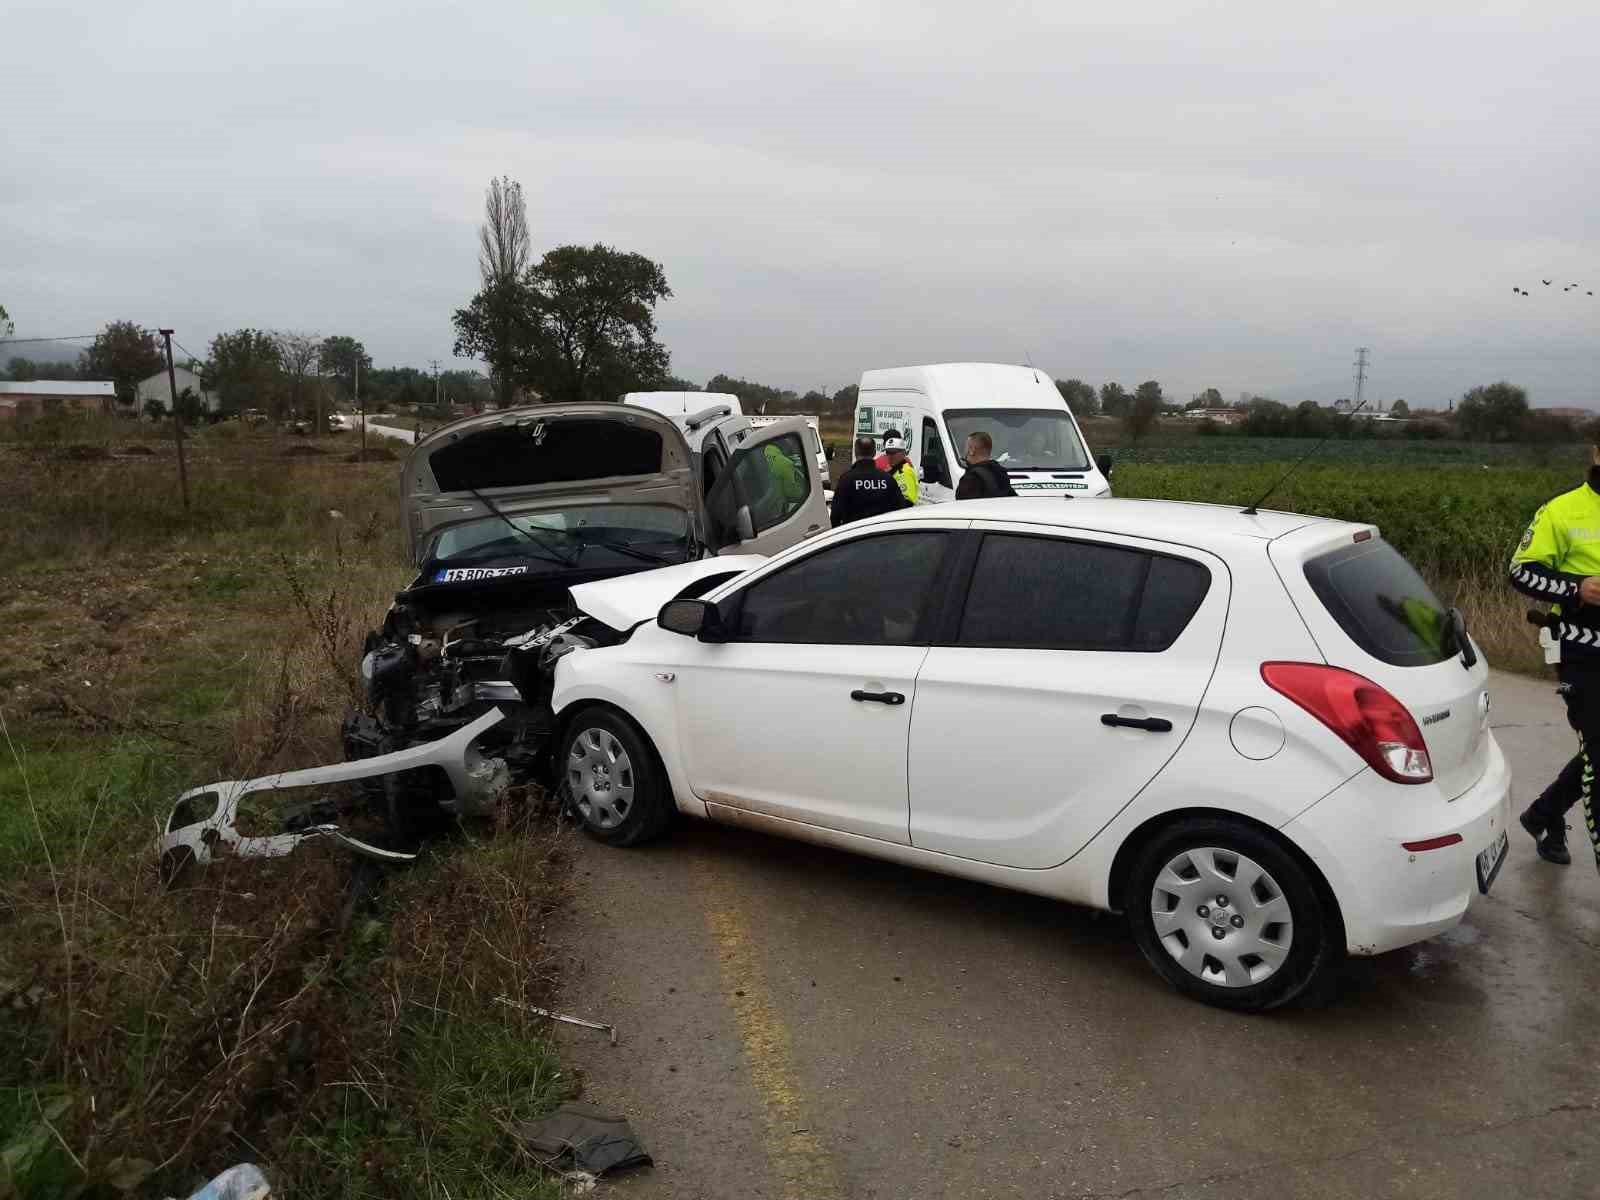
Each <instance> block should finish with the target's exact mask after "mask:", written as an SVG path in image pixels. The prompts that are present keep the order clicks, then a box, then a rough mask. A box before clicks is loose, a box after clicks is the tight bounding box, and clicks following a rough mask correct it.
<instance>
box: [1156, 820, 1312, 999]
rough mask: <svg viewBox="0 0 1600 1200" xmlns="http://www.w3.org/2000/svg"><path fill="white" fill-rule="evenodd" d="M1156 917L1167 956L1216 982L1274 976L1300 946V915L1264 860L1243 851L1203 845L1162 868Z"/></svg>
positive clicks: (1242, 983) (1238, 983)
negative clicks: (1296, 921)
mask: <svg viewBox="0 0 1600 1200" xmlns="http://www.w3.org/2000/svg"><path fill="white" fill-rule="evenodd" d="M1150 920H1151V922H1152V923H1153V924H1154V926H1155V931H1156V936H1157V937H1158V938H1159V939H1160V940H1161V945H1162V946H1163V947H1164V948H1165V949H1166V951H1167V953H1168V954H1170V955H1172V957H1173V959H1174V960H1176V961H1177V963H1178V965H1179V966H1181V967H1182V968H1183V969H1184V970H1185V971H1188V972H1189V974H1191V975H1193V976H1194V977H1195V978H1197V979H1202V980H1204V981H1205V982H1207V983H1212V984H1216V985H1217V986H1218V987H1229V988H1239V987H1249V986H1250V985H1251V984H1256V983H1260V982H1262V981H1263V980H1265V979H1268V978H1270V977H1271V976H1272V975H1274V974H1275V973H1276V972H1277V971H1278V969H1279V968H1280V967H1282V966H1283V964H1284V963H1285V962H1286V961H1287V960H1288V957H1289V951H1290V948H1291V947H1292V946H1293V944H1294V913H1293V912H1292V911H1291V909H1290V907H1289V900H1288V898H1287V897H1286V896H1285V895H1284V894H1283V889H1282V888H1281V887H1279V886H1278V881H1277V880H1276V879H1274V878H1273V877H1272V875H1271V873H1270V872H1268V871H1267V869H1266V868H1265V867H1263V866H1262V865H1261V864H1260V863H1258V862H1256V861H1255V860H1254V859H1252V858H1250V857H1248V856H1247V855H1244V854H1240V853H1239V852H1238V851H1237V850H1227V849H1224V848H1223V847H1220V846H1197V847H1195V848H1194V849H1192V850H1185V851H1183V853H1181V854H1179V855H1177V856H1176V857H1174V858H1173V859H1172V860H1171V861H1169V862H1168V863H1167V865H1166V866H1164V867H1162V868H1161V872H1160V874H1158V875H1157V876H1156V882H1155V886H1154V887H1153V888H1152V889H1151V891H1150Z"/></svg>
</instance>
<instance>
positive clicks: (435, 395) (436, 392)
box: [428, 358, 439, 408]
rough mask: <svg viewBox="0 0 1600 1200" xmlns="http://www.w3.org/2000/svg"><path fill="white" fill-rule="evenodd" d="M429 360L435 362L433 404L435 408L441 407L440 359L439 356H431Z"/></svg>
mask: <svg viewBox="0 0 1600 1200" xmlns="http://www.w3.org/2000/svg"><path fill="white" fill-rule="evenodd" d="M428 361H429V362H431V363H432V364H433V406H434V407H435V408H438V407H439V360H438V359H437V358H430V359H429V360H428Z"/></svg>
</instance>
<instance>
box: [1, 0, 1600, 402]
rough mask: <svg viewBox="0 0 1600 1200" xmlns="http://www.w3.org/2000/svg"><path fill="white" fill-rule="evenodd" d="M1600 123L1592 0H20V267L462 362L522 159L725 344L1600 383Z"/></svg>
mask: <svg viewBox="0 0 1600 1200" xmlns="http://www.w3.org/2000/svg"><path fill="white" fill-rule="evenodd" d="M1597 135H1600V5H1597V4H1595V3H1594V2H1593V0H1536V2H1531V3H1508V2H1504V0H1487V2H1476V3H1474V2H1472V0H1450V2H1449V3H1427V4H1421V3H1417V2H1415V0H1386V2H1382V3H1369V2H1368V0H1339V2H1338V3H1312V2H1309V0H1295V2H1294V3H1283V2H1282V0H1271V2H1268V3H1263V2H1258V0H1229V2H1226V3H1212V4H1203V3H1155V2H1147V0H1132V2H1131V3H1121V4H1116V3H1103V2H1097V3H1092V4H1091V3H1082V2H1066V0H1056V2H1055V3H1040V4H1033V5H1030V4H1012V3H1006V2H1005V0H989V2H984V3H979V2H976V0H972V2H968V3H963V4H958V5H941V4H936V3H931V2H913V3H893V4H871V3H866V2H852V0H807V2H805V3H797V2H796V0H701V2H699V3H685V4H670V3H665V2H663V3H652V4H639V5H635V4H606V3H602V2H600V0H589V2H587V3H576V4H572V5H562V4H556V3H552V2H551V0H531V2H530V0H518V2H511V0H475V2H474V3H471V4H462V3H456V4H451V5H442V4H437V3H416V2H407V0H384V2H382V3H376V2H374V3H366V2H363V3H346V4H342V5H340V4H328V3H325V2H323V0H317V2H316V3H309V2H303V3H284V2H281V0H277V2H273V0H252V2H249V3H240V2H238V0H164V2H161V3H139V2H138V0H129V2H127V3H123V4H118V5H112V4H109V3H106V2H105V0H98V2H96V3H83V2H81V0H48V2H46V3H38V2H35V0H20V3H19V2H18V0H10V2H9V3H7V4H6V5H5V6H4V7H3V8H0V164H3V166H0V304H3V305H4V306H5V307H6V308H7V309H9V310H10V312H11V314H12V317H13V319H14V321H15V322H16V325H17V335H18V336H47V335H65V334H80V333H88V332H92V331H93V330H95V329H96V328H98V327H99V326H100V325H102V324H104V323H105V322H106V321H108V320H112V319H117V318H124V317H126V318H131V319H135V320H138V321H141V322H143V323H146V324H149V325H152V326H154V325H156V324H171V325H173V326H175V327H176V328H177V330H178V338H179V340H180V341H181V342H183V343H184V344H185V345H188V346H189V347H191V348H192V349H194V350H197V351H199V350H203V348H204V345H205V343H206V342H207V341H208V340H209V339H210V337H211V336H212V335H213V334H215V333H216V332H218V331H219V330H223V329H230V328H234V327H237V326H241V325H256V326H262V327H271V328H284V329H298V330H307V331H314V332H322V333H328V332H340V333H349V334H353V335H355V336H357V337H359V338H361V339H362V340H363V341H365V343H366V345H367V347H368V348H369V350H371V352H372V353H373V355H374V356H375V357H376V358H377V360H378V361H379V363H380V364H388V363H410V364H414V365H423V364H425V363H426V361H427V360H428V359H430V358H433V357H438V358H441V359H444V360H446V361H448V358H449V353H450V345H451V329H450V313H451V311H452V310H453V309H454V308H456V307H458V306H460V305H461V304H463V303H465V302H466V300H467V299H468V298H469V297H470V296H471V294H472V292H473V291H474V289H475V287H476V284H477V269H476V258H475V255H476V246H475V229H476V225H477V223H478V221H479V219H480V216H481V212H482V200H483V190H484V186H485V184H486V183H487V181H488V179H489V178H490V177H491V176H493V175H497V174H500V173H506V174H509V175H511V176H513V177H515V178H517V179H519V180H521V181H522V184H523V186H524V188H525V190H526V193H527V197H528V210H529V222H530V225H531V227H532V230H533V237H534V243H535V246H536V248H541V249H542V248H547V247H549V246H553V245H557V244H560V243H563V242H574V241H582V242H592V241H604V242H607V243H610V244H612V245H615V246H618V247H622V248H625V249H629V250H637V251H640V252H642V253H645V254H647V255H649V256H650V257H652V258H654V259H656V260H657V261H659V262H661V263H662V264H663V266H664V267H665V269H666V272H667V278H668V280H669V281H670V282H671V284H672V287H673V290H674V293H675V296H674V298H673V299H671V300H670V301H667V302H666V303H665V304H664V305H663V306H662V308H661V310H660V313H659V318H660V326H661V331H662V335H663V339H664V340H665V342H666V343H667V345H668V346H669V348H670V349H671V351H672V354H673V366H674V369H675V371H676V372H677V373H678V374H681V375H685V376H687V377H689V378H692V379H697V380H700V381H704V380H705V379H706V378H708V377H709V376H710V375H712V374H714V373H716V372H718V371H725V372H728V373H730V374H735V375H744V376H747V377H750V378H754V379H759V380H763V381H766V382H770V383H775V384H780V385H784V386H790V387H795V388H799V389H806V388H810V387H826V388H827V389H829V390H832V389H836V388H838V387H840V386H842V385H844V384H846V383H849V382H853V381H854V379H855V377H856V376H857V375H859V373H860V372H861V371H862V370H863V369H866V368H871V367H881V366H891V365H897V364H901V363H911V362H934V361H943V360H965V359H984V360H996V361H1010V362H1020V361H1023V360H1025V359H1027V360H1030V361H1032V362H1033V363H1034V364H1035V365H1038V366H1041V367H1045V368H1047V369H1049V370H1050V371H1052V372H1053V373H1054V374H1056V375H1057V376H1061V377H1065V376H1072V375H1076V376H1080V377H1082V378H1085V379H1088V380H1090V381H1091V382H1095V383H1099V382H1102V381H1104V380H1106V379H1111V378H1115V379H1117V380H1119V381H1121V382H1123V383H1125V384H1127V385H1129V386H1132V385H1133V384H1136V383H1138V382H1139V381H1140V380H1143V379H1148V378H1154V379H1158V380H1160V381H1162V383H1163V384H1164V385H1165V386H1166V388H1167V390H1168V392H1169V393H1170V394H1175V395H1178V396H1180V397H1184V398H1186V397H1187V396H1188V395H1190V394H1192V393H1193V392H1195V391H1198V390H1199V389H1201V388H1204V387H1206V386H1216V387H1218V388H1220V389H1222V390H1223V392H1224V393H1225V394H1226V395H1229V396H1230V397H1231V396H1234V395H1236V394H1237V393H1238V392H1239V391H1241V390H1243V389H1251V390H1256V391H1265V392H1271V393H1273V394H1274V395H1277V396H1279V397H1280V398H1283V399H1293V400H1299V399H1307V398H1310V399H1321V400H1332V399H1334V398H1336V397H1338V396H1342V395H1347V394H1348V393H1349V390H1350V363H1351V361H1352V360H1353V358H1354V351H1355V347H1357V346H1362V345H1365V346H1369V347H1371V349H1372V363H1373V367H1372V381H1373V383H1372V387H1373V389H1374V390H1375V391H1376V393H1377V394H1378V395H1379V396H1380V397H1393V396H1405V397H1407V398H1408V399H1409V400H1410V401H1411V402H1412V403H1413V404H1414V405H1415V404H1418V403H1431V402H1439V401H1442V399H1443V398H1444V397H1446V396H1448V395H1451V394H1459V393H1460V392H1461V391H1462V390H1463V389H1464V388H1466V387H1468V386H1471V385H1472V384H1474V383H1478V382H1484V381H1488V380H1492V379H1495V378H1500V377H1506V378H1510V379H1512V380H1514V381H1518V382H1521V383H1523V384H1525V385H1526V386H1528V387H1529V388H1530V390H1531V391H1532V393H1533V398H1534V401H1535V403H1538V404H1546V405H1553V404H1593V405H1596V406H1600V296H1596V297H1586V296H1584V295H1583V294H1582V292H1581V291H1580V292H1566V293H1563V292H1562V290H1561V289H1562V287H1563V286H1564V285H1566V284H1568V283H1570V282H1573V281H1579V282H1582V283H1583V284H1584V285H1585V286H1584V289H1583V290H1584V291H1586V290H1588V289H1589V288H1593V289H1594V290H1595V291H1597V292H1600V204H1597V203H1596V200H1597V185H1600V149H1597V146H1600V138H1597ZM1541 278H1547V279H1552V280H1554V281H1555V283H1554V285H1553V286H1552V287H1549V288H1545V287H1544V286H1542V285H1541V283H1540V282H1539V280H1540V279H1541ZM1514 285H1519V286H1527V287H1528V288H1529V289H1530V290H1531V291H1532V293H1533V295H1532V296H1530V297H1528V298H1527V299H1524V298H1522V297H1521V296H1517V295H1513V293H1512V287H1513V286H1514Z"/></svg>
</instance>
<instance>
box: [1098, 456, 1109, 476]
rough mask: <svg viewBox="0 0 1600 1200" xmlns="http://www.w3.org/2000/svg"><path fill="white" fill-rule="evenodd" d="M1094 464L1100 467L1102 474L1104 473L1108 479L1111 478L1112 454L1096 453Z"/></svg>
mask: <svg viewBox="0 0 1600 1200" xmlns="http://www.w3.org/2000/svg"><path fill="white" fill-rule="evenodd" d="M1094 465H1095V466H1097V467H1099V468H1100V474H1102V475H1104V476H1105V477H1106V478H1107V479H1110V478H1111V455H1109V454H1097V455H1095V459H1094Z"/></svg>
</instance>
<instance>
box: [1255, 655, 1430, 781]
mask: <svg viewBox="0 0 1600 1200" xmlns="http://www.w3.org/2000/svg"><path fill="white" fill-rule="evenodd" d="M1261 678H1262V679H1263V680H1265V681H1266V684H1267V686H1268V687H1270V688H1271V689H1272V690H1273V691H1275V692H1278V693H1280V694H1281V695H1284V696H1287V697H1289V699H1291V700H1293V701H1294V702H1295V703H1296V704H1298V705H1299V706H1300V707H1301V708H1303V709H1305V710H1306V711H1307V712H1308V713H1310V714H1311V715H1312V716H1313V717H1315V718H1316V719H1317V720H1319V721H1321V722H1322V723H1323V724H1324V725H1326V726H1327V727H1328V728H1329V729H1331V730H1333V732H1334V733H1336V734H1338V735H1339V737H1340V738H1341V739H1342V740H1343V741H1344V742H1345V743H1346V744H1347V745H1348V746H1349V747H1350V748H1351V749H1352V750H1354V751H1355V752H1356V753H1357V754H1359V755H1360V756H1361V757H1362V758H1363V759H1365V760H1366V762H1367V765H1368V766H1370V767H1371V768H1372V769H1373V770H1374V771H1376V772H1377V773H1378V774H1380V775H1382V776H1383V777H1384V778H1385V779H1392V780H1393V781H1394V782H1395V783H1428V782H1430V781H1431V780H1432V779H1433V764H1432V763H1431V762H1429V761H1428V746H1427V743H1426V742H1424V741H1423V740H1422V730H1420V729H1418V728H1417V723H1416V721H1415V720H1413V719H1412V716H1411V714H1410V713H1409V712H1407V711H1406V707H1405V705H1403V704H1401V703H1400V701H1398V700H1396V699H1395V698H1394V697H1393V696H1392V695H1390V694H1389V693H1388V692H1387V691H1385V690H1384V689H1383V688H1381V687H1379V686H1378V685H1377V684H1375V683H1373V682H1372V680H1370V679H1368V678H1366V677H1365V676H1362V675H1357V674H1356V673H1355V672H1354V671H1345V670H1342V669H1340V668H1339V667H1327V666H1323V665H1321V664H1320V663H1297V662H1269V663H1262V664H1261Z"/></svg>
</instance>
